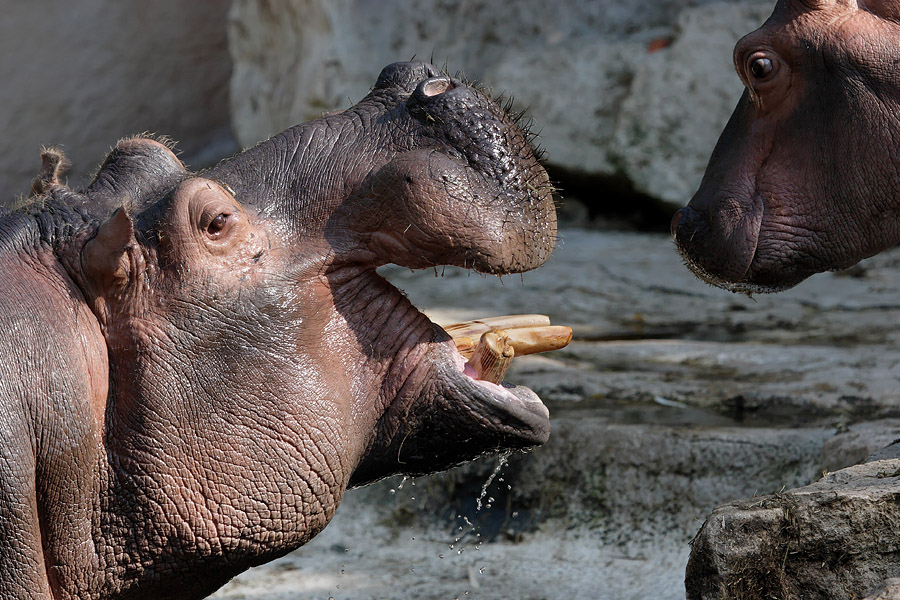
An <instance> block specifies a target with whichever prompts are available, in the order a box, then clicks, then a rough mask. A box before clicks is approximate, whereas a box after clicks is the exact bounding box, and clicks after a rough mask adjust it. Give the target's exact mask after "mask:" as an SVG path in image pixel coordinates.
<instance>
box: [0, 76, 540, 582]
mask: <svg viewBox="0 0 900 600" xmlns="http://www.w3.org/2000/svg"><path fill="white" fill-rule="evenodd" d="M54 160H55V159H54V158H53V156H50V157H49V158H46V161H47V164H45V169H44V171H43V172H42V175H41V177H40V178H39V180H38V181H37V182H36V184H35V189H36V191H37V193H38V197H37V198H35V199H34V200H33V201H32V202H30V203H29V204H28V205H26V206H25V207H23V208H21V209H19V210H18V211H16V212H13V213H10V214H8V215H6V216H5V217H3V218H2V219H0V263H2V266H0V290H2V292H0V327H2V331H3V332H4V335H3V336H2V338H0V436H2V439H3V440H4V441H3V445H2V447H0V597H2V598H82V599H84V598H90V599H96V598H199V597H202V596H204V595H207V594H209V593H210V592H212V591H213V590H215V589H216V588H218V587H219V586H221V585H222V584H223V583H225V582H226V581H227V580H228V579H229V578H230V577H232V576H234V575H235V574H237V573H239V572H241V571H243V570H244V569H246V568H248V567H250V566H252V565H257V564H260V563H263V562H265V561H268V560H270V559H272V558H275V557H277V556H279V555H282V554H284V553H286V552H288V551H290V550H292V549H294V548H296V547H298V546H300V545H302V544H303V543H305V542H306V541H308V540H309V539H310V538H311V537H312V536H314V535H315V534H316V533H318V532H319V531H320V530H321V529H322V528H323V527H325V525H326V524H327V523H328V521H329V520H330V519H331V517H332V515H333V514H334V512H335V510H336V509H337V506H338V504H339V502H340V500H341V497H342V495H343V493H344V490H345V489H346V488H347V487H348V486H353V485H360V484H364V483H367V482H370V481H372V480H375V479H377V478H380V477H384V476H386V475H389V474H392V473H409V474H417V473H425V472H431V471H435V470H439V469H443V468H446V467H448V466H450V465H453V464H456V463H459V462H461V461H464V460H467V459H470V458H473V457H476V456H478V455H481V454H483V453H486V452H492V451H496V450H498V449H503V448H520V447H526V446H532V445H535V444H540V443H543V442H544V441H545V440H546V439H547V436H548V434H549V421H548V413H547V410H546V408H545V407H544V406H543V404H541V403H540V401H539V400H538V398H537V397H536V396H535V395H534V394H533V393H532V392H530V391H529V390H527V389H524V388H514V387H512V386H504V387H501V386H497V385H493V384H489V383H485V382H478V381H475V380H474V379H472V378H470V377H469V376H467V375H465V374H464V373H463V370H462V361H461V359H460V357H459V355H458V353H457V352H456V350H455V346H454V345H453V343H452V341H450V340H449V338H448V336H447V335H446V333H444V332H443V330H442V329H440V328H439V327H438V326H436V325H434V324H432V323H431V322H430V321H429V320H428V319H427V318H426V317H425V316H424V315H422V314H421V313H420V312H419V311H417V310H416V308H415V307H413V306H412V305H411V304H410V303H409V302H408V301H407V300H406V298H405V297H404V295H403V294H402V293H401V292H400V291H399V290H397V289H395V288H394V287H392V286H391V285H390V284H388V283H387V282H386V281H385V280H383V279H382V278H381V277H380V276H379V275H377V274H376V272H375V268H376V267H378V266H379V265H383V264H386V263H395V264H399V265H405V266H409V267H412V268H422V267H430V266H433V265H438V264H452V265H460V266H464V267H469V268H472V269H475V270H478V271H481V272H485V273H511V272H519V271H524V270H527V269H531V268H534V267H536V266H538V265H540V264H541V263H542V262H543V261H544V260H545V259H546V258H547V256H548V254H549V253H550V251H551V249H552V247H553V245H554V241H555V235H556V217H555V212H554V206H553V203H552V200H551V196H550V186H549V184H548V180H547V177H546V173H545V172H544V170H543V169H542V168H541V166H540V165H539V164H538V161H537V159H536V158H535V156H534V153H533V151H532V148H531V146H530V144H529V143H528V141H527V139H526V137H525V135H524V134H523V133H522V132H521V131H520V130H519V129H517V128H516V127H515V126H514V124H513V123H512V122H511V121H510V120H509V119H508V118H507V117H506V115H505V114H504V113H503V111H502V110H501V109H499V108H498V107H497V106H496V105H495V104H494V103H493V102H491V101H489V100H488V99H487V98H485V97H484V96H483V95H481V94H480V93H478V92H476V91H475V90H473V89H472V88H470V87H467V86H466V85H464V84H463V83H461V82H459V81H456V80H453V79H450V78H448V77H446V76H444V75H442V74H440V73H438V72H437V71H436V70H435V69H434V68H433V67H431V66H430V65H426V64H422V63H400V64H394V65H391V66H389V67H387V68H386V69H385V70H384V71H383V72H382V73H381V76H380V77H379V79H378V82H377V84H376V86H375V87H374V89H373V90H372V92H371V93H370V94H369V95H368V96H366V98H364V99H363V100H362V101H361V102H360V103H359V104H357V105H355V106H354V107H352V108H350V109H348V110H346V111H344V112H341V113H338V114H333V115H329V116H326V117H324V118H322V119H320V120H317V121H314V122H311V123H307V124H304V125H299V126H297V127H294V128H292V129H289V130H287V131H285V132H283V133H281V134H279V135H277V136H275V137H274V138H272V139H270V140H269V141H267V142H263V143H261V144H260V145H258V146H256V147H255V148H252V149H250V150H248V151H246V152H244V153H242V154H240V155H237V156H235V157H234V158H232V159H229V160H227V161H225V162H223V163H221V164H220V165H219V166H217V167H215V168H214V169H212V170H210V171H208V172H206V173H202V174H200V175H197V174H194V173H190V172H188V171H187V170H185V168H184V167H183V165H182V164H181V163H180V162H179V161H178V159H177V158H176V157H175V155H174V154H172V152H171V151H170V150H169V149H168V148H167V147H165V146H164V145H162V144H160V143H157V142H155V141H152V140H147V139H131V140H126V141H123V142H121V143H119V144H118V145H117V147H116V148H115V149H114V150H113V152H112V153H111V154H110V155H109V157H108V158H107V159H106V161H105V163H104V164H103V166H102V167H101V170H100V172H99V173H98V175H97V176H96V179H95V180H94V182H93V183H92V184H91V185H90V186H89V187H88V188H87V189H85V190H83V191H82V192H80V193H77V192H74V191H72V190H70V189H69V188H67V187H65V186H64V185H62V184H60V183H59V181H58V172H57V171H58V167H57V166H56V165H55V164H54Z"/></svg>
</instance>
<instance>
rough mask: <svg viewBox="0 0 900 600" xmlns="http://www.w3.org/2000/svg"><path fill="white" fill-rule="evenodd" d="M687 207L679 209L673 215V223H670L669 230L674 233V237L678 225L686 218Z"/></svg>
mask: <svg viewBox="0 0 900 600" xmlns="http://www.w3.org/2000/svg"><path fill="white" fill-rule="evenodd" d="M686 208H687V207H685V208H682V209H679V210H678V212H676V213H675V214H674V215H673V216H672V223H671V224H670V225H669V231H670V232H671V233H672V237H675V234H676V233H677V231H678V225H679V224H680V223H681V222H682V221H683V220H684V219H685V209H686Z"/></svg>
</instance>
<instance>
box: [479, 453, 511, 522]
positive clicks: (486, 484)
mask: <svg viewBox="0 0 900 600" xmlns="http://www.w3.org/2000/svg"><path fill="white" fill-rule="evenodd" d="M509 455H510V453H509V452H506V453H504V454H501V455H500V462H498V463H497V466H496V467H494V471H493V473H491V474H490V475H489V476H488V478H487V481H485V482H484V485H482V486H481V495H479V496H478V499H477V500H475V510H478V511H480V510H481V501H482V500H484V497H485V496H487V491H488V487H490V485H491V483H493V482H494V478H495V477H497V475H499V474H500V471H501V470H502V469H503V467H505V466H506V463H507V461H508V460H509ZM491 501H493V498H491V500H489V502H491ZM489 508H490V507H489Z"/></svg>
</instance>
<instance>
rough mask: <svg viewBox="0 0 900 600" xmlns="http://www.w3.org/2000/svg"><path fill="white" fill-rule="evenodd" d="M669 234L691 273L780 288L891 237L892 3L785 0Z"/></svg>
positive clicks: (755, 41)
mask: <svg viewBox="0 0 900 600" xmlns="http://www.w3.org/2000/svg"><path fill="white" fill-rule="evenodd" d="M734 62H735V67H736V69H737V72H738V75H739V76H740V77H741V79H742V81H743V82H744V84H745V86H746V90H745V92H744V95H743V97H742V98H741V100H740V102H739V103H738V106H737V108H736V110H735V111H734V114H733V115H732V117H731V120H730V121H729V123H728V125H727V126H726V128H725V130H724V132H723V133H722V136H721V137H720V139H719V142H718V145H717V146H716V148H715V151H714V152H713V156H712V158H711V160H710V162H709V166H708V167H707V170H706V174H705V176H704V178H703V181H702V183H701V185H700V189H699V190H698V191H697V193H696V195H695V196H694V197H693V199H692V200H691V201H690V204H689V205H688V206H687V207H685V208H683V209H681V210H680V211H678V213H676V215H675V217H674V219H673V221H672V233H673V235H674V236H675V241H676V243H677V245H678V249H679V251H680V252H681V254H682V255H683V256H684V258H685V260H686V262H687V264H688V266H689V267H691V268H692V269H693V270H694V272H695V273H697V275H698V276H700V277H701V278H703V279H705V280H706V281H708V282H710V283H713V284H715V285H719V286H721V287H724V288H727V289H731V290H735V291H743V292H754V291H763V292H767V291H778V290H780V289H784V288H787V287H790V286H793V285H796V284H797V283H799V282H800V281H802V280H803V279H805V278H806V277H809V276H810V275H812V274H814V273H818V272H821V271H826V270H833V269H841V268H845V267H849V266H851V265H853V264H854V263H856V262H858V261H859V260H861V259H862V258H865V257H868V256H872V255H873V254H876V253H878V252H880V251H882V250H884V249H886V248H889V247H891V246H893V245H895V244H897V243H898V242H900V172H898V162H897V157H898V156H900V2H898V1H896V0H867V1H865V2H863V1H860V2H857V0H852V1H848V0H781V1H779V2H778V4H777V6H776V7H775V11H774V13H773V14H772V16H771V17H770V18H769V20H768V21H766V23H765V24H764V25H763V26H762V27H761V28H760V29H758V30H757V31H754V32H753V33H751V34H749V35H747V36H746V37H744V38H743V39H742V40H740V41H739V42H738V44H737V46H736V48H735V51H734Z"/></svg>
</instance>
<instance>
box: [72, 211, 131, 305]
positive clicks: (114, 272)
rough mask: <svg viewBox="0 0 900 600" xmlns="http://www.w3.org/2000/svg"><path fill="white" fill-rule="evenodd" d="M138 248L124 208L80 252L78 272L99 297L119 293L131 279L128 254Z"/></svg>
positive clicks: (101, 227)
mask: <svg viewBox="0 0 900 600" xmlns="http://www.w3.org/2000/svg"><path fill="white" fill-rule="evenodd" d="M136 248H137V242H136V241H135V238H134V224H133V223H132V221H131V217H129V216H128V213H127V212H125V209H124V208H119V209H118V210H116V212H114V213H113V214H112V216H111V217H110V218H109V219H107V220H106V221H105V222H104V223H103V224H101V225H100V228H99V229H98V230H97V235H95V236H94V237H93V238H92V239H91V240H89V241H88V243H87V244H85V245H84V250H82V252H81V268H82V270H83V271H84V274H85V275H86V276H87V278H88V280H89V282H90V283H91V285H92V287H93V288H94V291H95V292H96V293H97V294H98V295H106V293H107V292H108V291H110V290H111V289H121V288H123V287H124V286H125V285H126V284H127V283H128V281H129V279H130V277H131V264H132V261H131V254H133V253H134V251H135V249H136Z"/></svg>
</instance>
